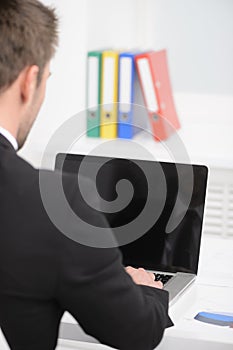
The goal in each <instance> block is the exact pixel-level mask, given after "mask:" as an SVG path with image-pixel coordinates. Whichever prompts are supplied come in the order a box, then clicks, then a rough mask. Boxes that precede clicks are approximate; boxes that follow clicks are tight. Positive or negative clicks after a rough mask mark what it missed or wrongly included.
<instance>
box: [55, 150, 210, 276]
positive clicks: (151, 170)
mask: <svg viewBox="0 0 233 350" xmlns="http://www.w3.org/2000/svg"><path fill="white" fill-rule="evenodd" d="M84 157H85V162H87V163H88V167H89V170H90V174H91V173H92V171H91V169H92V166H93V169H94V167H96V166H98V165H100V164H101V166H100V168H99V171H98V173H97V176H96V188H97V191H98V193H99V195H100V197H101V198H103V199H104V203H105V204H104V206H103V208H105V209H106V205H107V206H108V204H106V203H112V201H114V200H116V198H117V184H118V183H119V181H121V180H122V179H124V180H128V182H130V183H131V185H132V186H131V187H128V188H129V191H131V190H132V188H133V192H132V193H133V195H132V198H131V200H130V202H129V203H128V204H127V205H126V206H125V207H124V208H123V209H122V210H120V211H117V212H111V210H110V211H109V210H104V209H103V210H102V211H104V212H105V216H106V218H107V220H108V223H109V226H110V227H111V228H112V230H113V232H114V230H116V228H117V227H122V226H126V225H127V224H128V223H130V222H131V221H132V220H134V219H135V218H137V217H138V216H139V215H140V213H141V212H142V211H143V210H144V209H145V208H146V205H147V200H148V193H149V191H151V190H150V185H149V182H150V181H153V182H154V185H153V187H154V190H153V191H154V193H152V195H150V200H151V205H150V209H149V210H150V213H149V214H150V216H151V214H152V216H153V211H154V213H155V216H156V213H158V208H160V207H161V209H160V213H159V214H160V215H159V217H158V218H157V220H155V222H154V223H153V225H150V226H151V227H149V229H148V230H147V231H146V232H145V233H144V234H143V235H142V236H141V237H139V238H138V239H136V241H133V242H131V243H128V244H125V245H122V246H120V250H121V252H122V254H123V263H124V264H125V266H127V265H131V266H134V267H144V268H147V269H152V270H159V271H168V272H177V271H180V272H190V273H195V274H196V273H197V268H198V259H199V250H200V241H201V232H202V223H203V213H204V204H205V195H206V183H207V173H208V171H207V168H206V167H205V166H201V165H190V164H175V163H166V162H155V161H144V160H137V161H135V160H129V159H120V158H114V159H112V158H105V157H97V156H82V155H72V154H68V155H65V154H59V155H58V156H57V158H56V169H57V170H62V171H63V172H65V173H66V172H68V173H74V174H77V173H78V172H79V171H80V165H81V163H82V161H83V159H84ZM145 174H147V175H146V176H145ZM161 174H162V176H163V181H162V177H161ZM190 174H192V176H191V177H190ZM148 178H150V181H149V182H148ZM164 185H165V187H164ZM164 188H166V195H165V199H164V195H163V194H162V193H163V192H164ZM126 191H127V186H126ZM186 192H187V193H186ZM126 196H127V193H126ZM162 197H163V198H162ZM189 197H190V200H189V201H188V202H187V201H186V202H187V203H188V205H187V208H186V207H185V205H186V204H187V203H186V204H185V200H184V201H183V200H182V198H186V199H187V198H189ZM172 215H173V217H174V220H173V221H174V222H175V225H173V226H174V227H172V225H171V227H172V231H171V230H170V232H168V231H169V230H168V223H169V220H170V221H171V216H172Z"/></svg>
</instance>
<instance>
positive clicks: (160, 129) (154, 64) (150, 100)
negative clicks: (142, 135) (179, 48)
mask: <svg viewBox="0 0 233 350" xmlns="http://www.w3.org/2000/svg"><path fill="white" fill-rule="evenodd" d="M135 63H136V69H137V72H138V76H139V80H140V85H141V88H142V91H143V96H144V101H145V105H146V107H147V110H148V114H149V118H150V122H151V127H152V133H153V136H154V138H155V140H157V141H162V140H166V139H167V138H168V137H169V136H170V135H171V134H172V133H173V132H175V130H177V129H179V128H180V123H179V119H178V116H177V113H176V108H175V104H174V100H173V95H172V88H171V83H170V78H169V71H168V64H167V55H166V50H161V51H157V52H155V51H151V52H147V53H142V54H139V55H137V56H135Z"/></svg>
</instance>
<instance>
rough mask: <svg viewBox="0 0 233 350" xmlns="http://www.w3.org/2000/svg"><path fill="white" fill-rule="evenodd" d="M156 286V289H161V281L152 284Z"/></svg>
mask: <svg viewBox="0 0 233 350" xmlns="http://www.w3.org/2000/svg"><path fill="white" fill-rule="evenodd" d="M154 283H155V285H156V288H159V289H163V283H162V282H161V281H156V282H154Z"/></svg>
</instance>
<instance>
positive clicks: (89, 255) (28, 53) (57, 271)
mask: <svg viewBox="0 0 233 350" xmlns="http://www.w3.org/2000/svg"><path fill="white" fill-rule="evenodd" d="M56 45H57V18H56V15H55V12H54V11H53V10H51V9H49V8H47V7H45V6H44V5H42V4H41V3H40V2H38V1H37V0H1V2H0V222H1V229H0V327H1V329H2V331H3V333H4V335H5V337H6V340H7V342H8V343H9V346H10V348H11V349H13V350H52V349H55V347H56V343H57V337H58V330H59V324H60V320H61V317H62V315H63V313H64V312H65V311H66V310H67V311H69V312H70V313H71V314H72V315H73V316H74V317H75V318H76V320H77V321H78V322H79V324H80V325H81V326H82V327H83V329H84V330H85V331H86V332H87V333H88V334H90V335H92V336H94V337H95V338H97V339H98V340H99V341H100V342H102V343H104V344H108V345H110V346H113V347H115V348H118V349H134V350H137V349H143V350H147V349H153V348H154V347H155V346H156V345H157V344H158V343H159V342H160V340H161V338H162V336H163V332H164V329H165V328H166V327H168V326H170V325H172V323H171V321H170V319H169V317H168V314H167V309H168V295H167V292H165V291H164V290H162V289H161V288H162V285H161V284H160V282H155V281H154V277H153V275H152V274H149V273H147V272H146V271H144V270H143V269H133V268H131V267H128V268H127V269H124V267H123V265H122V263H121V255H120V253H119V251H118V249H115V248H111V249H103V248H102V249H97V248H90V247H87V246H84V245H81V244H78V243H77V242H74V241H73V240H71V239H69V238H67V237H66V236H65V235H63V234H62V233H61V232H59V230H58V229H57V228H56V227H55V225H53V224H52V222H51V221H50V219H49V217H48V215H47V213H46V211H45V209H44V206H43V203H42V199H41V195H40V188H39V171H38V170H35V169H34V168H32V167H31V166H30V165H29V164H28V163H26V162H25V161H24V160H22V159H21V158H20V157H18V156H17V153H16V151H17V150H18V149H20V148H21V147H22V146H23V144H24V142H25V139H26V137H27V135H28V133H29V131H30V129H31V126H32V125H33V122H34V120H35V118H36V115H37V114H38V111H39V109H40V107H41V104H42V102H43V100H44V96H45V89H46V81H47V79H48V77H49V74H50V73H49V62H50V60H51V58H52V56H53V54H54V51H55V47H56ZM56 176H57V174H56V173H52V172H48V171H44V172H43V177H44V178H46V179H47V181H48V183H51V184H52V183H53V182H54V180H55V179H56ZM65 181H66V189H68V191H67V193H69V192H70V194H72V195H73V193H72V192H73V191H72V188H73V187H72V186H73V185H72V178H71V177H69V176H68V175H67V178H66V180H65ZM51 191H53V189H52V186H51ZM54 196H55V193H54ZM72 205H73V208H74V210H78V209H80V208H79V207H80V199H79V197H78V195H77V196H73V198H72ZM57 210H58V211H59V204H58V206H57ZM81 210H82V208H81ZM88 216H89V217H90V221H91V222H92V223H93V222H94V223H95V224H96V225H99V224H100V225H101V223H103V222H104V218H102V216H101V214H96V213H94V212H93V213H91V211H90V212H88ZM66 224H67V225H69V221H68V220H67V223H66ZM79 230H80V228H79V227H77V231H79Z"/></svg>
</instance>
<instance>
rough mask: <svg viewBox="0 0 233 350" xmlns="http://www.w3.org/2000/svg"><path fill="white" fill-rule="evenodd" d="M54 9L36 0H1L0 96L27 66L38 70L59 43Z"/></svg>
mask: <svg viewBox="0 0 233 350" xmlns="http://www.w3.org/2000/svg"><path fill="white" fill-rule="evenodd" d="M57 27H58V19H57V17H56V14H55V11H54V9H51V8H49V7H47V6H44V5H43V4H42V3H41V2H39V1H37V0H0V93H1V92H2V90H5V89H6V88H8V87H9V86H10V85H11V84H12V83H13V82H14V81H15V80H16V79H17V77H18V76H19V74H20V72H21V71H22V70H23V69H24V68H26V67H27V66H31V65H37V66H38V67H39V69H40V72H39V76H38V84H39V83H40V80H41V76H42V74H43V70H44V68H45V65H46V64H47V63H48V62H49V61H50V59H51V58H52V56H53V55H54V52H55V49H56V46H57V43H58V32H57Z"/></svg>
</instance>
